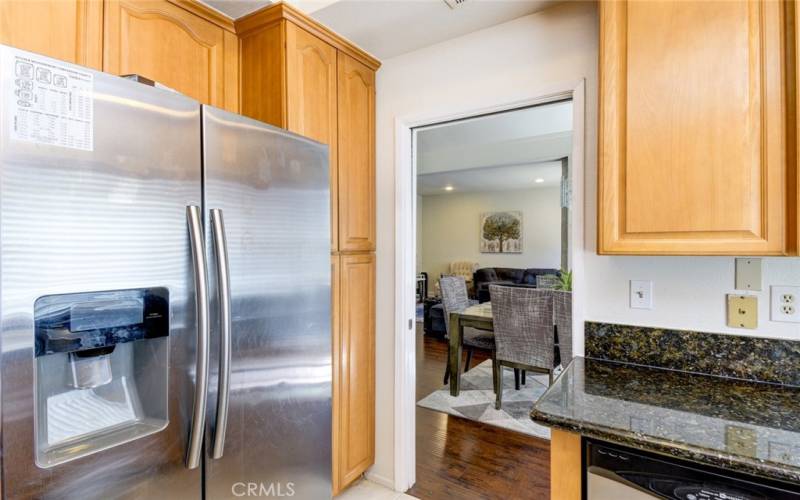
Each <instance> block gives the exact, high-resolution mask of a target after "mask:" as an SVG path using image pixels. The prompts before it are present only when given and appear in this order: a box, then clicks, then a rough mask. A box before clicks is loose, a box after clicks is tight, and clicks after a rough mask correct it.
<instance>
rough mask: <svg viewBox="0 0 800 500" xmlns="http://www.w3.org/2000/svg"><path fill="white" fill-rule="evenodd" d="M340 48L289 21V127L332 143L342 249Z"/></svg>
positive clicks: (334, 244) (334, 241)
mask: <svg viewBox="0 0 800 500" xmlns="http://www.w3.org/2000/svg"><path fill="white" fill-rule="evenodd" d="M336 79H337V74H336V49H335V48H334V47H333V46H331V45H328V44H327V43H325V42H323V41H322V40H320V39H319V38H317V37H315V36H313V35H311V34H309V33H308V32H307V31H305V30H304V29H302V28H299V27H297V26H296V25H295V24H294V23H291V22H287V23H286V87H287V88H286V97H287V118H288V119H287V122H288V124H287V125H288V126H287V128H288V129H289V130H291V131H292V132H295V133H298V134H300V135H304V136H306V137H309V138H311V139H314V140H315V141H319V142H321V143H323V144H327V145H328V146H329V152H330V176H331V250H334V251H335V250H337V249H338V234H337V228H338V201H337V199H338V182H337V180H338V169H337V168H336V167H337V165H338V162H337V159H338V147H337V146H338V143H337V142H338V134H337V127H338V124H337V117H336V107H337V99H336Z"/></svg>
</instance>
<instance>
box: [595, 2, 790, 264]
mask: <svg viewBox="0 0 800 500" xmlns="http://www.w3.org/2000/svg"><path fill="white" fill-rule="evenodd" d="M784 16H785V10H784V4H783V2H745V1H730V2H683V1H678V0H676V1H663V2H655V3H653V2H625V1H602V2H601V3H600V110H599V131H598V132H599V142H598V147H599V150H598V184H599V190H598V252H599V253H603V254H673V255H702V254H736V255H781V254H785V253H787V251H790V247H791V246H792V245H791V244H790V243H789V242H787V241H786V240H787V236H786V235H787V233H788V230H787V225H788V222H787V221H788V220H790V214H787V203H786V184H787V172H788V171H789V167H788V166H787V162H786V147H787V144H786V139H785V138H786V131H787V128H786V120H785V118H786V108H785V101H784V90H785V88H786V87H785V86H786V84H787V80H786V76H787V74H786V64H785V60H784V56H785V53H784V42H785V35H786V29H785V26H784V23H785V19H784ZM789 210H792V209H791V208H789Z"/></svg>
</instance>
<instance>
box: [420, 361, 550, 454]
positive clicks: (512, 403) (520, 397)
mask: <svg viewBox="0 0 800 500" xmlns="http://www.w3.org/2000/svg"><path fill="white" fill-rule="evenodd" d="M526 382H527V383H526V384H525V385H523V386H521V388H520V390H518V391H517V390H514V370H512V369H510V368H506V369H504V370H503V407H502V409H500V410H495V409H494V402H495V395H494V390H493V389H492V362H491V360H486V361H484V362H483V363H481V364H479V365H478V366H476V367H475V368H472V369H471V370H470V371H468V372H467V373H463V374H462V375H461V391H460V394H459V395H458V397H453V396H451V395H450V386H449V385H448V386H444V387H442V388H441V389H439V390H437V391H435V392H433V393H431V394H429V395H427V396H426V397H424V398H422V399H421V400H419V401H418V402H417V404H418V405H419V406H421V407H422V408H428V409H430V410H436V411H441V412H444V413H447V414H450V415H455V416H456V417H462V418H467V419H469V420H475V421H477V422H483V423H485V424H489V425H496V426H497V427H503V428H505V429H511V430H514V431H518V432H523V433H525V434H530V435H531V436H536V437H540V438H544V439H550V429H549V428H547V427H544V426H542V425H539V424H537V423H535V422H534V421H533V420H531V417H530V412H531V408H533V404H534V403H535V402H536V400H538V399H539V398H540V397H541V396H542V394H544V391H546V390H547V375H534V374H532V373H530V372H529V373H528V374H527V377H526Z"/></svg>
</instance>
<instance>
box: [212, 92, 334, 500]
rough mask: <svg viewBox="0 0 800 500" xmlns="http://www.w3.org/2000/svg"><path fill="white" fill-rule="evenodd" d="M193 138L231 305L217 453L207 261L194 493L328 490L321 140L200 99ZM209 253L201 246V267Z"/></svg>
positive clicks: (325, 195) (309, 494)
mask: <svg viewBox="0 0 800 500" xmlns="http://www.w3.org/2000/svg"><path fill="white" fill-rule="evenodd" d="M203 148H204V151H203V154H204V158H203V160H204V171H205V207H206V210H207V214H208V210H212V209H220V210H221V211H222V213H223V214H224V220H225V224H224V226H225V232H226V235H225V236H226V241H227V248H228V264H229V278H230V301H231V317H232V332H231V333H232V339H231V340H232V342H231V354H232V356H231V377H230V382H229V391H230V392H229V399H228V418H227V429H226V433H225V442H224V448H223V450H222V457H221V458H218V459H214V458H212V449H213V446H212V439H213V437H214V436H215V435H218V433H217V432H215V428H214V426H215V425H216V422H217V416H216V411H217V410H216V408H217V404H216V400H217V394H216V392H217V391H216V388H217V387H218V382H217V377H218V376H219V366H220V363H219V361H220V358H219V350H220V343H219V342H220V337H221V335H220V317H219V307H218V306H219V304H218V303H215V300H216V301H218V300H219V289H218V288H219V284H218V283H216V279H215V276H216V273H215V272H213V271H210V272H209V276H210V279H211V282H212V286H211V292H210V296H211V297H212V299H211V302H212V307H211V311H212V317H211V326H212V333H211V338H212V342H211V380H210V384H209V387H210V392H211V394H209V403H208V408H209V417H208V421H209V422H208V425H209V427H208V429H207V431H206V466H205V470H206V481H205V485H206V498H208V499H221V498H232V497H237V496H243V495H251V496H253V495H260V496H292V497H293V498H300V499H313V500H318V499H321V498H329V497H330V495H331V330H330V322H331V311H330V304H331V295H330V294H331V289H330V217H329V206H330V205H329V188H328V186H329V178H328V150H327V147H326V146H323V145H320V144H318V143H316V142H313V141H310V140H307V139H304V138H301V137H298V136H295V135H292V134H289V133H288V132H285V131H283V130H280V129H276V128H274V127H271V126H268V125H265V124H263V123H260V122H256V121H253V120H250V119H247V118H243V117H241V116H238V115H234V114H231V113H228V112H225V111H221V110H218V109H214V108H209V107H206V106H204V107H203ZM209 219H210V218H209V217H208V215H207V216H206V221H207V229H206V239H207V240H208V247H209V248H212V247H213V241H212V238H211V237H210V235H211V234H212V230H211V228H210V227H208V221H209ZM215 253H216V252H214V251H211V250H209V261H210V262H209V265H210V266H211V269H216V262H215V259H216V258H217V256H216V255H215Z"/></svg>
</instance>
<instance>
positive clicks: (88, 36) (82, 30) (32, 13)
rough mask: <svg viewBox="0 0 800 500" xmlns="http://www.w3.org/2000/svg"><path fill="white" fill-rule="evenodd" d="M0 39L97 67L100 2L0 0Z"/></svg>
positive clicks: (99, 62) (100, 41) (99, 58)
mask: <svg viewBox="0 0 800 500" xmlns="http://www.w3.org/2000/svg"><path fill="white" fill-rule="evenodd" d="M0 43H2V44H5V45H11V46H12V47H17V48H18V49H24V50H29V51H31V52H37V53H39V54H44V55H46V56H49V57H53V58H55V59H60V60H62V61H66V62H70V63H73V64H80V65H81V66H88V67H90V68H94V69H101V67H102V57H103V56H102V47H103V4H102V3H101V2H98V1H93V0H37V1H30V0H1V1H0Z"/></svg>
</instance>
